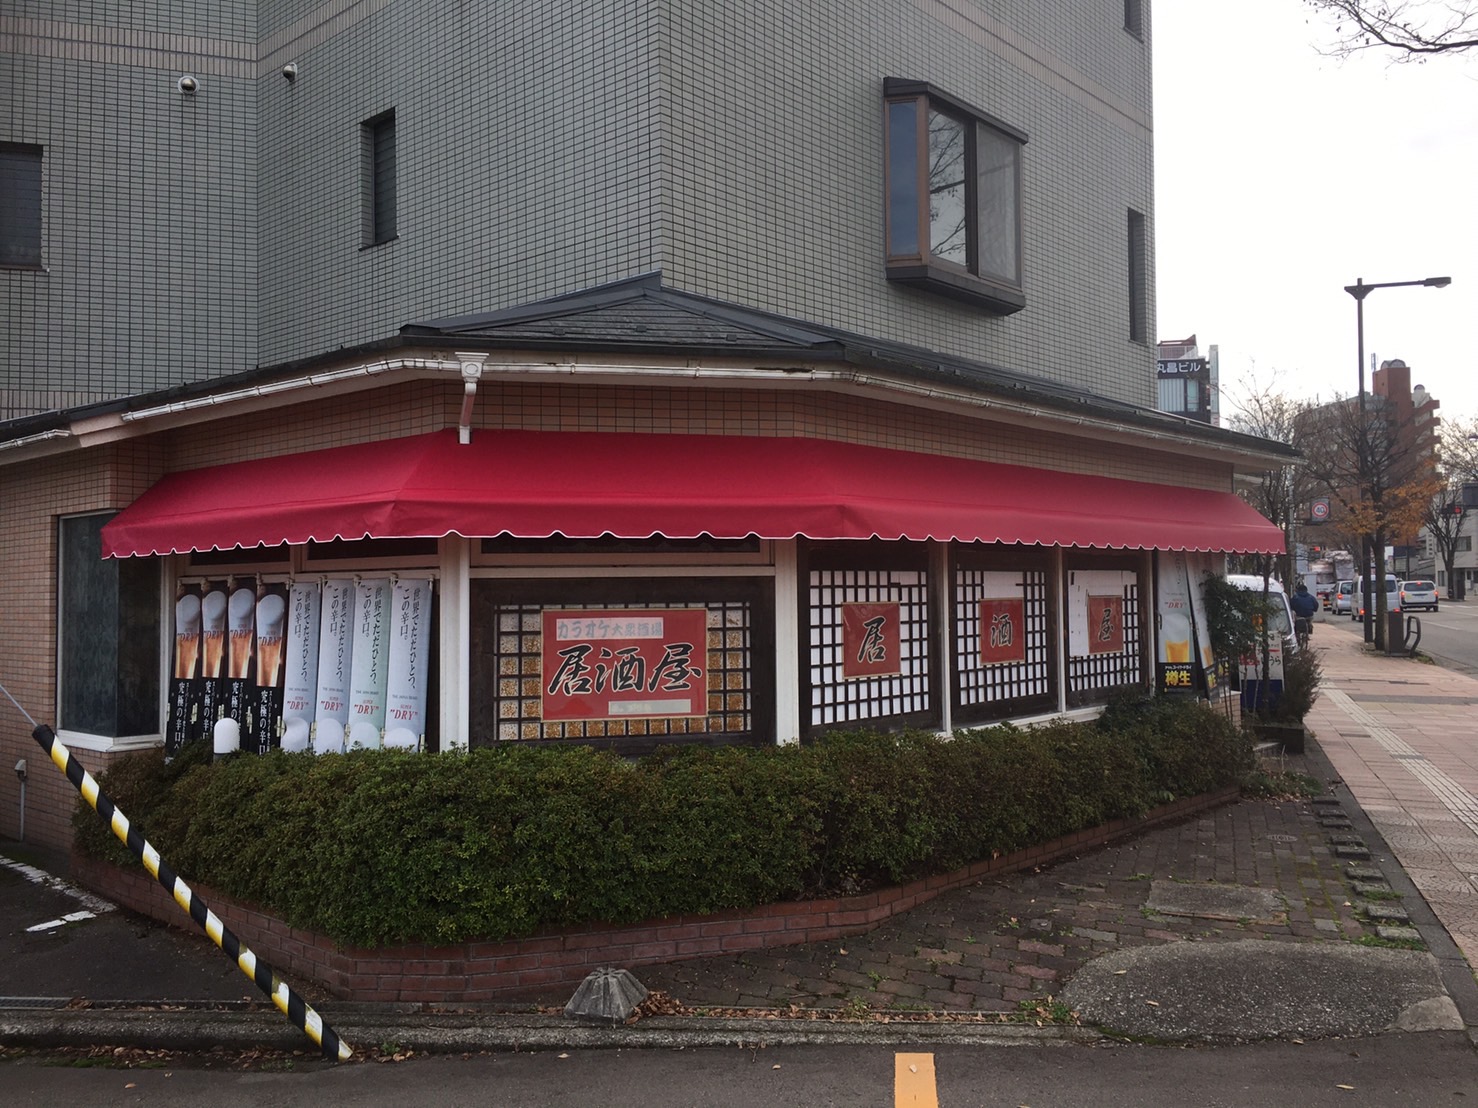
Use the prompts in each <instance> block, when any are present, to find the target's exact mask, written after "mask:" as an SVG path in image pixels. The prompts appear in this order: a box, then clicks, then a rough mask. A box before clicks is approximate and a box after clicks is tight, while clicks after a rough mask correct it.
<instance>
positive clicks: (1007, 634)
mask: <svg viewBox="0 0 1478 1108" xmlns="http://www.w3.org/2000/svg"><path fill="white" fill-rule="evenodd" d="M1024 661H1026V601H1025V600H1024V599H1023V598H1022V597H1019V596H1015V597H1006V596H992V597H986V598H985V599H984V600H982V601H981V602H980V664H981V665H983V666H998V665H1004V664H1006V663H1009V662H1024Z"/></svg>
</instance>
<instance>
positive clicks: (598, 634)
mask: <svg viewBox="0 0 1478 1108" xmlns="http://www.w3.org/2000/svg"><path fill="white" fill-rule="evenodd" d="M542 631H543V634H542V637H541V647H540V655H541V656H540V661H541V676H540V680H541V681H542V696H543V704H542V715H543V718H544V720H545V722H546V723H560V722H574V721H580V720H612V719H633V718H635V719H672V718H681V717H701V716H706V715H707V714H708V677H707V664H708V663H707V649H708V647H707V644H708V611H707V609H705V608H634V609H616V608H601V609H591V610H575V609H570V608H546V609H544V611H543V613H542Z"/></svg>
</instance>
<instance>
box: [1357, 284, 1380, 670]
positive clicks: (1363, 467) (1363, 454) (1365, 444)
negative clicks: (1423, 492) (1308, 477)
mask: <svg viewBox="0 0 1478 1108" xmlns="http://www.w3.org/2000/svg"><path fill="white" fill-rule="evenodd" d="M1355 288H1357V289H1358V290H1359V292H1357V293H1355V366H1356V369H1357V370H1358V371H1359V375H1360V391H1359V397H1360V401H1359V402H1360V427H1359V431H1358V432H1357V435H1358V438H1357V439H1356V442H1355V449H1356V450H1357V451H1358V452H1359V454H1358V457H1357V458H1356V459H1355V462H1356V469H1357V480H1358V481H1359V484H1360V488H1359V489H1358V493H1359V498H1360V503H1361V504H1362V505H1363V504H1364V503H1365V492H1366V488H1365V486H1366V485H1367V484H1368V480H1367V479H1368V478H1369V476H1370V474H1369V464H1370V461H1369V456H1370V434H1369V427H1368V426H1367V425H1366V422H1365V293H1366V291H1367V290H1366V288H1365V278H1364V277H1356V278H1355ZM1360 545H1361V548H1362V549H1361V559H1360V597H1359V598H1358V599H1362V600H1363V601H1364V607H1365V620H1364V626H1365V641H1366V642H1373V641H1374V640H1375V613H1374V612H1373V611H1372V610H1371V609H1372V608H1374V607H1375V599H1374V597H1373V596H1372V595H1371V592H1370V559H1371V557H1372V556H1373V552H1372V545H1373V544H1372V540H1371V538H1370V536H1369V535H1367V536H1366V537H1365V541H1364V542H1362V543H1361V544H1360Z"/></svg>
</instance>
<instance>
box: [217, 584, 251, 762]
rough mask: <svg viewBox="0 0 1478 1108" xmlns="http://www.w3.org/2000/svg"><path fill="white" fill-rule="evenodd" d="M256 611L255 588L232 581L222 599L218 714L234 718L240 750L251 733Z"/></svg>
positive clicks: (243, 747)
mask: <svg viewBox="0 0 1478 1108" xmlns="http://www.w3.org/2000/svg"><path fill="white" fill-rule="evenodd" d="M256 613H257V592H256V589H255V587H253V586H250V585H240V584H237V583H236V582H234V581H233V582H232V583H231V588H230V590H229V595H228V596H227V598H226V692H225V697H224V703H223V705H222V711H221V714H222V716H229V717H230V718H231V719H234V720H235V721H236V724H237V726H238V727H240V728H241V736H242V749H246V742H247V736H248V735H250V734H251V733H252V726H251V707H252V705H251V700H252V699H253V698H252V693H253V692H255V682H254V679H253V673H254V672H255V669H256V666H255V664H254V663H255V662H256V649H255V647H256V640H257V636H256Z"/></svg>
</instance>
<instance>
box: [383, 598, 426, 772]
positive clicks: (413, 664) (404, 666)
mask: <svg viewBox="0 0 1478 1108" xmlns="http://www.w3.org/2000/svg"><path fill="white" fill-rule="evenodd" d="M430 646H431V582H430V581H429V580H426V579H421V580H404V581H397V582H395V589H394V591H393V592H392V593H391V597H390V672H389V677H388V681H387V685H386V693H385V745H386V746H387V747H396V748H398V749H401V750H419V749H421V748H422V747H423V745H424V744H425V741H426V691H427V672H428V664H429V662H430Z"/></svg>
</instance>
